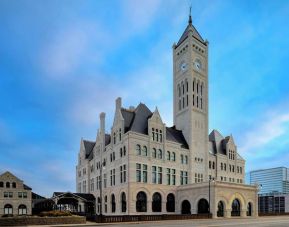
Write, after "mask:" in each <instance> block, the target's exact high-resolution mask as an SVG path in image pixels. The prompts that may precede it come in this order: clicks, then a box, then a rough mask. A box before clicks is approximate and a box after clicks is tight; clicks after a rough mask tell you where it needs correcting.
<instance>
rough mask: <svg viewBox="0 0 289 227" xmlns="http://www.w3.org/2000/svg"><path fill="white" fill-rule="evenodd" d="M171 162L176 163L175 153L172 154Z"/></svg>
mask: <svg viewBox="0 0 289 227" xmlns="http://www.w3.org/2000/svg"><path fill="white" fill-rule="evenodd" d="M171 159H172V161H173V162H175V161H176V153H175V152H172V157H171Z"/></svg>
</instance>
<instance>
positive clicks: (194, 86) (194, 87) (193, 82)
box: [193, 80, 195, 92]
mask: <svg viewBox="0 0 289 227" xmlns="http://www.w3.org/2000/svg"><path fill="white" fill-rule="evenodd" d="M194 91H195V80H194V81H193V92H194Z"/></svg>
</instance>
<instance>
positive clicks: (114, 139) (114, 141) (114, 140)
mask: <svg viewBox="0 0 289 227" xmlns="http://www.w3.org/2000/svg"><path fill="white" fill-rule="evenodd" d="M115 143H116V135H115V132H114V133H113V144H115Z"/></svg>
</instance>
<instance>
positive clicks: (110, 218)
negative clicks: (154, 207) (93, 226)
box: [94, 214, 212, 223]
mask: <svg viewBox="0 0 289 227" xmlns="http://www.w3.org/2000/svg"><path fill="white" fill-rule="evenodd" d="M206 218H212V214H163V215H122V216H102V218H101V217H100V216H99V215H98V216H95V218H94V221H95V222H103V223H110V222H139V221H162V220H184V219H206Z"/></svg>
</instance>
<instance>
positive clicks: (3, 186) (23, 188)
mask: <svg viewBox="0 0 289 227" xmlns="http://www.w3.org/2000/svg"><path fill="white" fill-rule="evenodd" d="M31 190H32V189H31V188H29V187H28V186H27V185H25V184H24V183H23V181H22V180H20V179H18V178H17V177H16V176H14V175H13V174H11V173H10V172H5V173H3V174H2V175H0V216H2V215H31V213H32V210H31V204H32V198H31Z"/></svg>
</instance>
